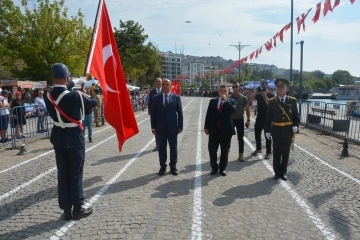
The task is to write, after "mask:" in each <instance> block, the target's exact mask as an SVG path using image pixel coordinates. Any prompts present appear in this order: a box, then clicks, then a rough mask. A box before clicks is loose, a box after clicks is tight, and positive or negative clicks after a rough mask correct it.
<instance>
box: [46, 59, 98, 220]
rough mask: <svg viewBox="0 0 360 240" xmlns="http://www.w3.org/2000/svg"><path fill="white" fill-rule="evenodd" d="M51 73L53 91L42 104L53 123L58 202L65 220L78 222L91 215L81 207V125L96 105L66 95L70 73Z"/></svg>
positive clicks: (59, 68)
mask: <svg viewBox="0 0 360 240" xmlns="http://www.w3.org/2000/svg"><path fill="white" fill-rule="evenodd" d="M51 72H52V77H53V81H54V88H53V89H52V90H51V92H48V93H47V94H46V95H45V96H44V101H45V105H46V109H47V111H48V113H49V115H50V117H51V118H52V119H53V121H54V127H53V129H52V131H51V136H50V142H51V143H52V144H53V146H54V150H55V158H56V166H57V169H58V201H59V205H60V208H61V209H63V210H64V214H63V216H64V218H65V220H71V219H74V220H78V219H81V218H84V217H87V216H89V215H90V214H91V213H92V209H91V208H84V207H83V205H84V195H83V185H82V180H83V169H84V161H85V140H84V131H83V129H84V128H83V125H82V122H81V121H82V120H84V116H85V110H84V108H88V107H95V105H96V104H97V102H96V100H94V99H92V98H91V97H90V96H88V95H86V94H84V93H81V92H79V91H68V90H70V89H71V88H72V87H73V86H74V83H73V82H72V81H70V82H69V76H70V72H69V69H68V68H67V66H65V65H64V64H62V63H56V64H54V65H53V66H52V68H51ZM67 88H68V90H67ZM72 207H73V210H72V211H71V208H72Z"/></svg>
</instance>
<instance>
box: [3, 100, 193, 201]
mask: <svg viewBox="0 0 360 240" xmlns="http://www.w3.org/2000/svg"><path fill="white" fill-rule="evenodd" d="M192 101H193V100H191V101H190V102H189V103H188V105H186V107H185V108H184V109H183V110H185V109H186V108H187V107H188V106H189V105H190V103H191V102H192ZM149 119H150V117H148V118H146V119H144V120H142V121H140V122H138V124H141V123H143V122H145V121H147V120H149ZM115 136H116V134H114V135H112V136H110V137H108V138H107V139H105V140H103V141H101V142H99V143H97V144H96V145H94V146H92V147H90V148H88V149H86V151H85V153H86V152H88V151H91V150H92V149H94V148H96V147H98V146H100V145H102V144H103V143H105V142H107V141H108V140H110V139H111V138H113V137H115ZM54 170H56V166H55V167H53V168H51V169H49V170H47V171H46V172H43V173H41V174H39V175H38V176H36V177H35V178H33V179H31V180H29V181H27V182H25V183H23V184H21V185H20V186H18V187H16V188H13V189H11V190H10V191H8V192H7V193H4V194H3V195H1V196H0V202H1V201H2V200H3V199H4V198H7V197H9V196H11V195H13V194H14V193H16V192H17V191H19V190H20V189H22V188H25V187H26V186H29V185H30V184H32V183H33V182H35V181H37V180H39V179H41V178H43V177H45V176H46V175H49V174H50V173H51V172H53V171H54Z"/></svg>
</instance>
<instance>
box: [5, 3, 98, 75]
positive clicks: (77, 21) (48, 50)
mask: <svg viewBox="0 0 360 240" xmlns="http://www.w3.org/2000/svg"><path fill="white" fill-rule="evenodd" d="M10 2H12V1H9V0H1V4H5V5H6V8H5V9H2V10H1V11H5V16H4V19H3V21H4V22H5V23H6V25H5V26H6V27H3V28H0V36H1V38H2V39H1V42H2V44H3V45H2V47H3V50H4V51H0V59H7V60H8V61H7V63H6V64H5V67H6V68H10V69H11V72H12V73H13V74H15V75H16V76H17V77H31V78H32V79H34V80H50V77H51V76H50V68H51V66H52V65H53V64H54V63H56V62H63V63H65V64H66V65H67V66H68V67H69V69H70V71H71V73H72V75H75V76H76V75H78V76H79V75H83V71H84V68H85V61H86V57H87V55H88V49H89V45H90V40H91V28H89V27H87V26H86V25H85V24H84V15H83V14H82V12H81V11H80V10H79V11H78V13H77V15H76V16H72V17H71V18H69V17H68V13H67V12H68V8H66V7H65V6H64V3H65V0H53V1H52V3H50V1H49V0H36V2H37V4H36V3H35V1H31V3H32V5H31V6H32V7H30V6H29V5H30V4H29V2H30V1H28V0H22V1H21V4H22V6H23V7H24V12H21V11H20V8H18V7H14V6H13V5H12V4H10ZM1 16H3V15H2V14H1ZM4 54H6V55H4ZM16 63H18V64H16ZM11 66H15V67H11Z"/></svg>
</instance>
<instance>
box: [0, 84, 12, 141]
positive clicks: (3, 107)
mask: <svg viewBox="0 0 360 240" xmlns="http://www.w3.org/2000/svg"><path fill="white" fill-rule="evenodd" d="M9 93H10V92H9V91H8V90H2V91H1V97H2V98H0V99H1V100H0V136H1V139H0V143H6V142H7V141H9V139H8V137H7V130H8V126H9V125H8V124H9V114H10V113H9V107H10V104H9V102H8V97H9Z"/></svg>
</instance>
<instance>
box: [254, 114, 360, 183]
mask: <svg viewBox="0 0 360 240" xmlns="http://www.w3.org/2000/svg"><path fill="white" fill-rule="evenodd" d="M251 120H253V121H255V120H254V119H251ZM294 146H295V147H296V148H298V149H300V150H301V151H303V152H304V153H306V154H307V155H309V156H310V157H313V158H314V159H315V160H317V161H318V162H320V163H321V164H322V165H325V166H327V167H328V168H331V169H332V170H335V171H336V172H338V173H340V174H341V175H343V176H344V177H347V178H349V179H351V180H353V181H354V182H356V183H357V184H360V180H359V179H357V178H355V177H353V176H351V175H350V174H348V173H346V172H344V171H341V170H339V169H337V168H336V167H334V166H332V165H330V164H329V163H327V162H326V161H324V160H322V159H321V158H319V157H318V156H316V155H315V154H313V153H311V152H309V151H308V150H306V149H304V148H302V147H300V146H299V145H297V144H294Z"/></svg>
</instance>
